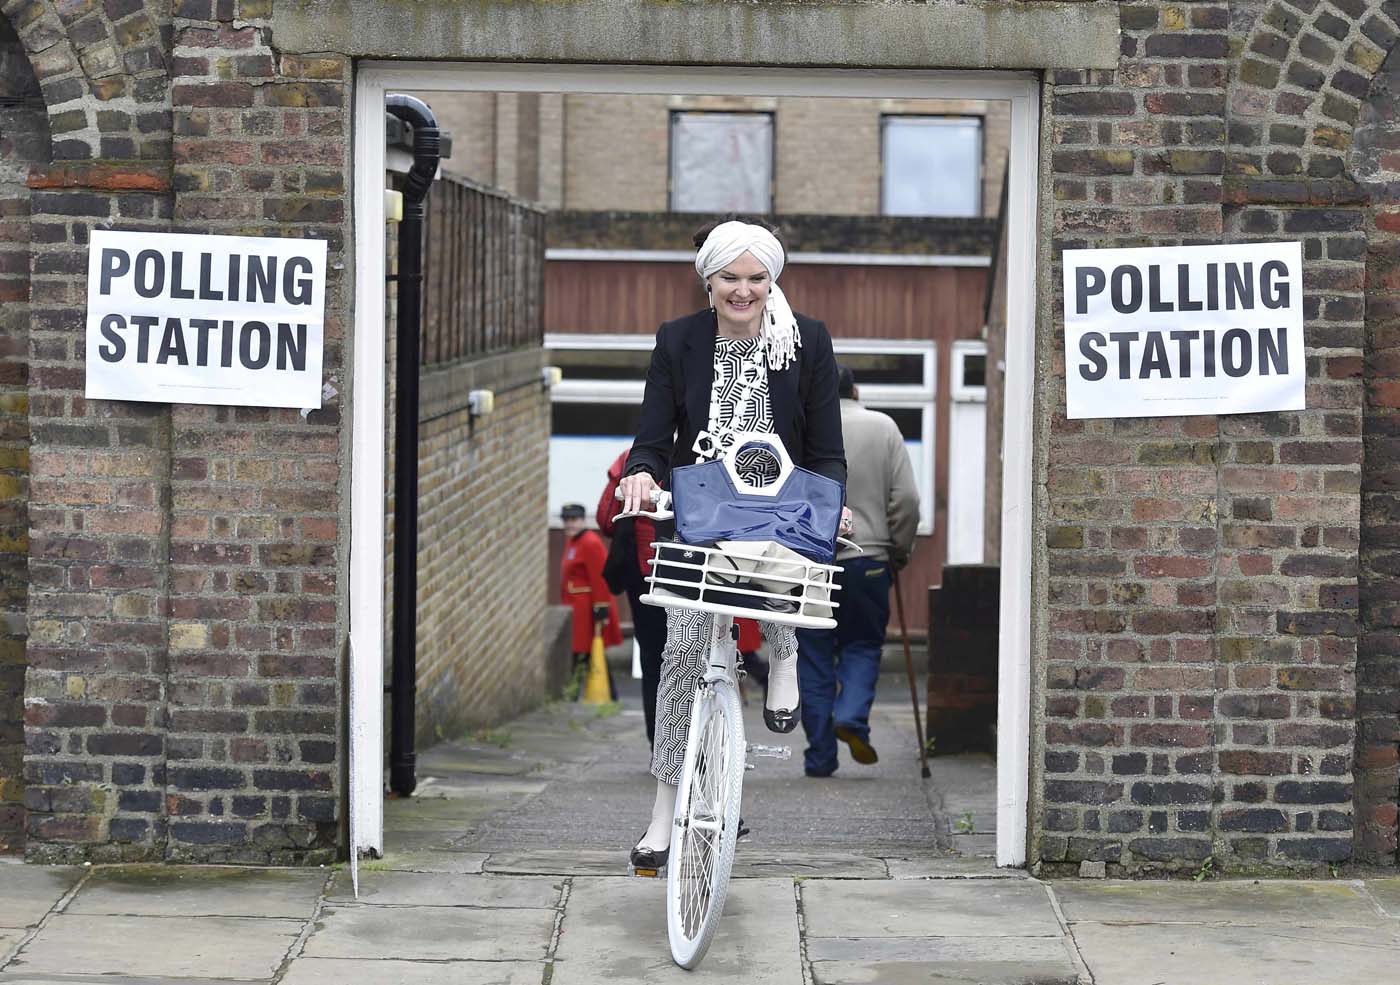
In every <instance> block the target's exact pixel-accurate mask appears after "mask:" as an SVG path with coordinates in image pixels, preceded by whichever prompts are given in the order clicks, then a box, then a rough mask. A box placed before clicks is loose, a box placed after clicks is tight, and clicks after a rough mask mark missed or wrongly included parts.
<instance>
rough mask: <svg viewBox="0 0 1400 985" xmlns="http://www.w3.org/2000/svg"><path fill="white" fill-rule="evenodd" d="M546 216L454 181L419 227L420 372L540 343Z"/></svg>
mask: <svg viewBox="0 0 1400 985" xmlns="http://www.w3.org/2000/svg"><path fill="white" fill-rule="evenodd" d="M544 236H545V217H544V210H543V209H541V208H539V207H537V206H534V205H530V204H528V203H526V202H521V201H519V200H517V199H513V198H511V197H509V196H508V195H505V194H503V193H502V192H498V191H494V190H492V189H489V188H485V187H483V186H481V185H478V184H476V183H474V182H471V181H467V180H465V179H463V178H458V177H456V176H452V175H444V176H442V177H440V178H438V180H437V181H435V182H433V186H432V188H431V189H430V190H429V192H428V200H427V208H426V214H425V216H424V222H423V312H422V319H421V322H420V325H421V329H420V331H421V338H420V343H421V347H422V348H421V351H422V354H423V365H424V366H441V365H445V364H449V363H456V362H462V361H465V360H470V359H477V358H480V357H481V356H486V355H490V354H492V353H496V352H504V351H506V350H509V349H519V348H525V347H529V346H538V345H542V344H543V343H544V310H545V307H544V290H545V278H544V270H545V263H544V247H545V241H544Z"/></svg>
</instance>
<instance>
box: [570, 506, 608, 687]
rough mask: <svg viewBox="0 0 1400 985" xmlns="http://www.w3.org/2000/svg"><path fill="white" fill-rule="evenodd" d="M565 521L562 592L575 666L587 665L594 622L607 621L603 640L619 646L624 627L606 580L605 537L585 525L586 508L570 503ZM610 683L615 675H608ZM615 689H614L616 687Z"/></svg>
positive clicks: (605, 642) (606, 553)
mask: <svg viewBox="0 0 1400 985" xmlns="http://www.w3.org/2000/svg"><path fill="white" fill-rule="evenodd" d="M559 516H560V518H561V519H562V520H563V521H564V556H563V558H562V559H561V560H560V563H559V595H560V599H561V601H562V602H563V603H564V604H565V605H567V606H568V607H569V608H570V609H572V610H573V634H572V643H571V644H570V649H571V650H572V651H573V653H574V666H575V667H579V666H587V661H588V656H589V652H590V651H591V650H592V648H593V624H594V622H595V621H597V622H604V621H605V620H606V623H605V625H604V626H603V643H604V645H606V646H617V644H619V643H621V642H622V627H621V625H619V623H618V620H617V603H615V602H614V601H613V597H612V594H611V593H610V592H609V591H608V586H607V583H606V582H604V581H603V562H604V561H605V560H607V556H608V552H607V549H606V548H605V547H604V546H603V538H601V537H599V536H598V535H597V534H596V533H595V532H593V531H592V530H585V529H584V526H583V517H584V509H583V507H582V506H581V505H579V504H578V503H569V504H568V505H566V506H565V507H564V508H563V510H561V511H560V513H559ZM608 680H609V684H610V685H611V681H612V675H611V673H609V675H608ZM614 690H615V689H614Z"/></svg>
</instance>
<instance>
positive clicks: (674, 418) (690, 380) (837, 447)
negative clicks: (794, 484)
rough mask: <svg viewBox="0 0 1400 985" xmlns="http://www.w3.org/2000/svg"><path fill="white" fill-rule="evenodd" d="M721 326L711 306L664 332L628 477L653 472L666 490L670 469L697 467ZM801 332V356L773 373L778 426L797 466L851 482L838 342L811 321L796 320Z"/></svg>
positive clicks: (770, 389) (801, 317)
mask: <svg viewBox="0 0 1400 985" xmlns="http://www.w3.org/2000/svg"><path fill="white" fill-rule="evenodd" d="M717 327H718V326H717V322H716V317H715V313H714V311H713V310H711V309H708V308H707V309H705V310H704V311H697V312H696V313H695V314H693V315H686V316H685V317H684V318H677V319H676V320H675V321H668V322H666V323H665V324H664V325H662V326H661V328H660V329H658V330H657V333H656V348H655V349H653V350H652V353H651V366H650V367H649V368H648V369H647V385H646V392H645V395H644V396H643V397H642V418H641V422H640V423H639V425H638V429H637V440H636V441H635V442H633V444H632V453H631V454H630V455H629V456H628V457H627V468H626V470H625V471H626V472H627V473H629V474H630V473H633V472H643V471H645V472H650V473H651V474H652V476H653V477H655V479H656V480H657V481H658V482H661V483H663V484H664V483H665V482H666V480H667V478H668V476H669V475H670V474H671V469H673V468H678V467H680V466H682V465H692V464H694V462H695V452H694V451H692V450H691V449H692V448H693V447H694V445H695V438H696V435H698V434H699V433H700V432H701V431H702V430H704V428H705V426H706V425H707V424H709V422H710V387H711V385H712V384H713V383H714V377H715V332H716V329H717ZM797 329H798V331H799V332H800V333H801V336H802V344H801V345H800V346H798V348H797V358H795V359H794V360H793V361H792V362H790V363H788V365H787V367H786V368H785V369H782V370H773V369H770V370H768V399H769V403H770V405H771V407H772V411H773V428H774V430H776V431H777V433H778V437H780V438H781V439H782V441H783V444H784V445H785V446H786V447H787V450H788V454H789V455H791V456H792V461H793V464H795V465H800V466H802V467H803V468H806V469H810V470H811V471H813V472H818V473H820V474H822V475H825V476H828V477H830V478H832V479H835V480H836V481H838V482H841V483H844V482H845V481H846V449H845V445H844V444H843V443H842V440H841V401H840V400H839V399H838V398H837V395H836V358H835V357H834V356H833V355H832V353H831V336H830V335H828V334H827V331H826V325H825V324H823V323H822V322H819V321H817V320H815V319H813V318H808V317H806V316H805V315H798V316H797Z"/></svg>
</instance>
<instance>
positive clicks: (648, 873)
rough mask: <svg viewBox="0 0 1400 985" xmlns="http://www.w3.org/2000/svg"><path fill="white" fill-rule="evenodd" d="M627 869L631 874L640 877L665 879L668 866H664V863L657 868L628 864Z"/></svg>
mask: <svg viewBox="0 0 1400 985" xmlns="http://www.w3.org/2000/svg"><path fill="white" fill-rule="evenodd" d="M627 870H628V874H629V875H632V876H636V877H637V878H639V879H665V878H666V866H664V865H663V866H661V867H660V868H656V869H639V868H637V867H636V866H635V865H630V864H629V865H628V866H627Z"/></svg>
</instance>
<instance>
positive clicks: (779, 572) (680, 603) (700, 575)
mask: <svg viewBox="0 0 1400 985" xmlns="http://www.w3.org/2000/svg"><path fill="white" fill-rule="evenodd" d="M651 546H652V553H653V556H652V558H651V562H650V563H651V573H650V574H649V575H648V576H647V582H648V583H649V584H650V585H651V591H649V592H648V593H647V594H645V595H643V596H642V597H641V601H642V602H644V603H648V604H650V605H660V606H665V607H667V608H674V609H694V610H697V611H699V612H714V613H719V614H721V615H729V616H742V617H746V618H750V619H760V620H763V621H764V622H776V623H783V624H784V625H788V626H797V627H801V628H805V629H831V628H833V627H835V625H836V620H835V619H834V618H832V610H833V609H835V608H838V607H839V603H837V602H836V601H834V600H833V598H832V594H833V593H834V592H836V591H838V590H839V589H840V586H839V585H837V584H836V583H835V577H836V575H837V573H838V572H840V570H841V568H840V567H839V566H838V565H834V564H820V563H818V562H816V561H811V560H808V559H807V558H804V557H802V556H801V555H800V554H796V553H794V552H790V551H789V552H786V553H785V554H784V555H783V556H782V557H773V556H768V555H767V554H765V553H763V552H764V545H763V544H761V543H753V544H750V543H746V542H743V541H722V542H721V543H720V544H719V545H717V546H714V547H696V546H692V545H690V544H682V543H679V542H677V541H669V540H667V541H654V542H653V543H652V545H651Z"/></svg>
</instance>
